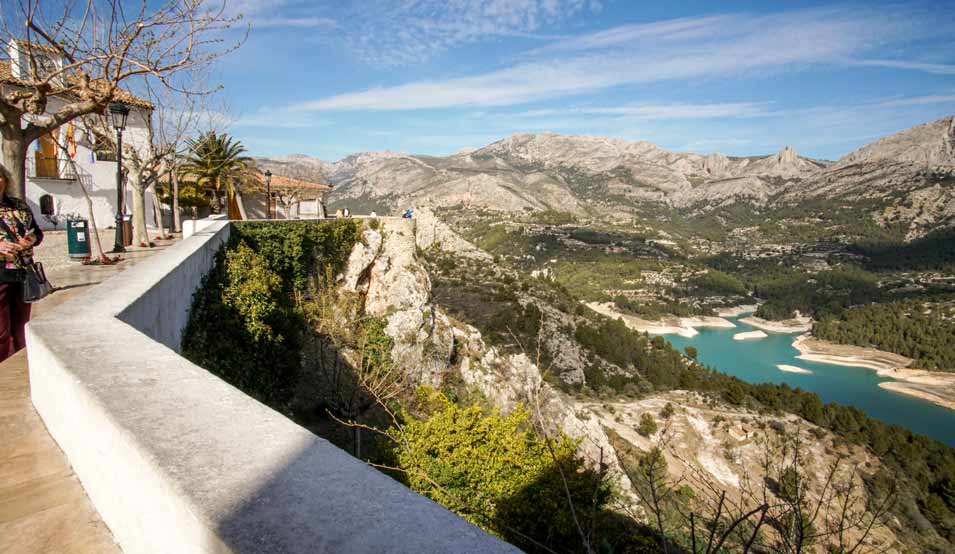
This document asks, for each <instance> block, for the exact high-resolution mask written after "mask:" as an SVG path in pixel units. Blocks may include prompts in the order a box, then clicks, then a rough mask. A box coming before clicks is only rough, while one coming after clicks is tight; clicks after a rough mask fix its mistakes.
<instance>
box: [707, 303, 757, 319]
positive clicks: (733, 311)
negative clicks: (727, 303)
mask: <svg viewBox="0 0 955 554" xmlns="http://www.w3.org/2000/svg"><path fill="white" fill-rule="evenodd" d="M757 308H759V305H758V304H744V305H742V306H733V307H730V308H720V309H719V310H716V315H718V316H720V317H737V316H741V315H743V314H751V313H753V312H755V311H756V309H757Z"/></svg>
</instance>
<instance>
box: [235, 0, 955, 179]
mask: <svg viewBox="0 0 955 554" xmlns="http://www.w3.org/2000/svg"><path fill="white" fill-rule="evenodd" d="M228 9H229V10H230V12H231V13H233V14H235V15H240V14H241V16H242V19H241V25H247V26H249V27H250V29H251V30H250V32H249V35H248V39H247V40H246V42H245V44H244V45H243V46H242V47H241V49H240V50H238V51H237V52H235V53H234V54H232V55H230V56H229V57H227V58H226V59H224V60H222V62H221V63H220V66H219V68H218V70H217V71H218V76H219V77H220V79H221V82H222V84H223V85H224V89H223V95H224V98H225V99H226V105H227V106H228V110H229V112H230V114H231V117H232V120H233V123H232V125H231V127H230V132H231V133H233V134H234V135H236V136H237V137H238V138H239V139H240V140H242V142H243V143H244V144H245V145H246V146H247V148H248V149H249V151H250V152H251V153H252V154H255V155H265V156H275V155H283V154H292V153H299V154H308V155H311V156H317V157H320V158H322V159H326V160H336V159H339V158H342V157H344V156H346V155H348V154H351V153H355V152H362V151H378V150H392V151H398V152H406V153H412V154H431V155H446V154H451V153H453V152H455V151H457V150H459V149H462V148H475V147H481V146H484V145H486V144H489V143H491V142H494V141H496V140H499V139H501V138H504V137H506V136H508V135H511V134H514V133H538V132H545V131H552V132H557V133H562V134H580V135H596V136H608V137H616V138H622V139H626V140H633V141H637V140H646V141H650V142H653V143H655V144H657V145H659V146H662V147H664V148H667V149H670V150H676V151H692V152H698V153H701V154H706V153H710V152H716V151H718V152H723V153H725V154H728V155H738V156H748V155H760V154H769V153H773V152H776V151H778V150H779V149H780V148H782V147H783V146H787V145H788V146H792V147H794V148H796V150H797V151H798V152H799V153H800V155H805V156H810V157H816V158H823V159H837V158H839V157H840V156H842V155H844V154H846V153H848V152H850V151H852V150H853V149H855V148H857V147H859V146H862V145H864V144H866V143H868V142H871V141H872V140H874V139H876V138H879V137H881V136H884V135H887V134H891V133H894V132H897V131H900V130H903V129H906V128H908V127H911V126H913V125H917V124H919V123H924V122H927V121H932V120H935V119H938V118H940V117H944V116H946V115H950V114H953V113H955V0H937V1H934V2H917V3H911V2H909V3H880V2H874V1H873V2H865V3H831V2H802V3H800V2H739V1H732V0H724V1H721V2H676V1H674V2H649V1H638V0H483V1H481V0H443V1H440V0H388V1H386V0H361V1H344V0H338V1H329V2H325V1H323V0H238V1H236V0H231V1H230V2H229V8H228Z"/></svg>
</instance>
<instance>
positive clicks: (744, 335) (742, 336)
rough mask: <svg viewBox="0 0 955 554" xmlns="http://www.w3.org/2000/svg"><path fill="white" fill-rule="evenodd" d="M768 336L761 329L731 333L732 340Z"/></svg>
mask: <svg viewBox="0 0 955 554" xmlns="http://www.w3.org/2000/svg"><path fill="white" fill-rule="evenodd" d="M768 336H769V335H767V334H766V333H764V332H762V331H746V332H745V333H736V334H735V335H733V340H752V339H765V338H766V337H768Z"/></svg>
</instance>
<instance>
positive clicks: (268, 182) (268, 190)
mask: <svg viewBox="0 0 955 554" xmlns="http://www.w3.org/2000/svg"><path fill="white" fill-rule="evenodd" d="M265 213H266V216H265V217H266V219H272V172H271V171H269V170H268V169H266V170H265Z"/></svg>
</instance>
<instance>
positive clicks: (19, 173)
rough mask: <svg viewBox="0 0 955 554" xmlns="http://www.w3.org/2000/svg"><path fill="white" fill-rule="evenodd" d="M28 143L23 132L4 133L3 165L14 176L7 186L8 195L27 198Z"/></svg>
mask: <svg viewBox="0 0 955 554" xmlns="http://www.w3.org/2000/svg"><path fill="white" fill-rule="evenodd" d="M26 163H27V143H26V139H25V138H24V137H23V133H22V132H10V133H8V132H6V130H4V133H3V165H4V167H6V168H7V171H9V172H10V175H11V176H12V177H13V182H12V183H10V185H9V186H8V187H7V196H12V197H14V198H20V199H23V200H25V199H26V190H27V180H26V173H27V172H26Z"/></svg>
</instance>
